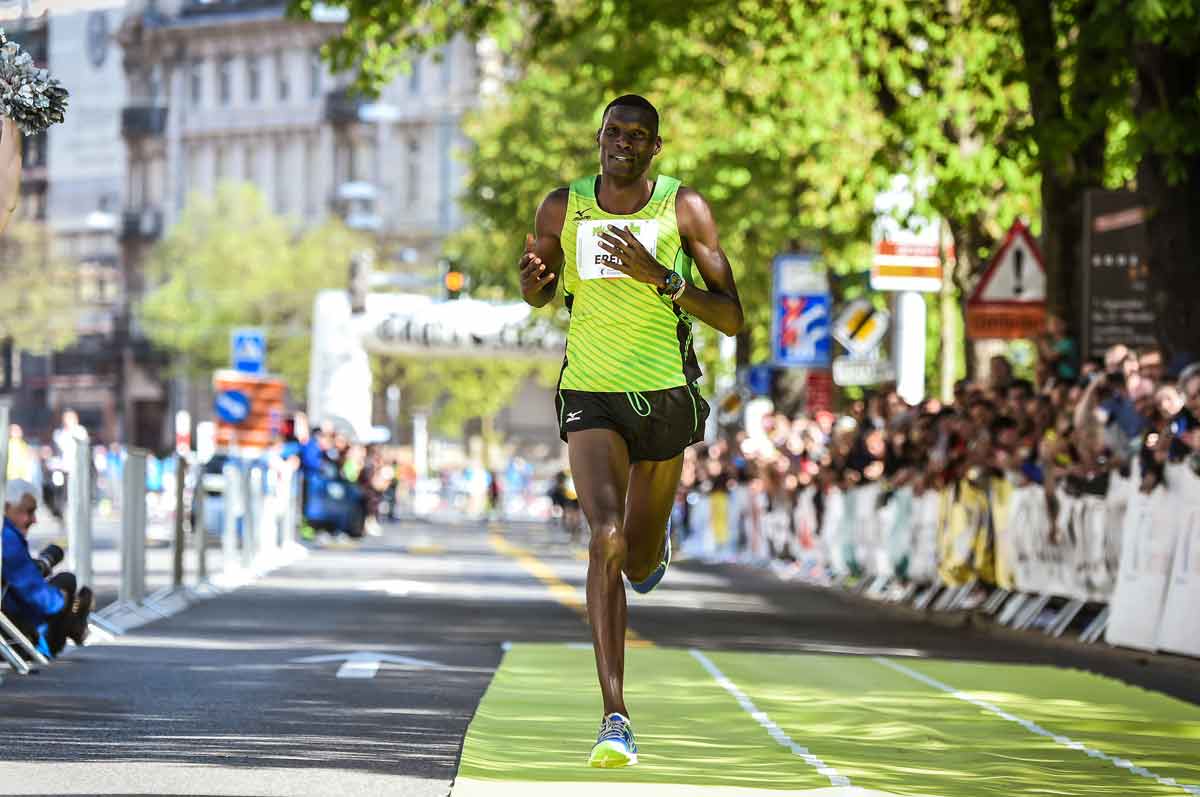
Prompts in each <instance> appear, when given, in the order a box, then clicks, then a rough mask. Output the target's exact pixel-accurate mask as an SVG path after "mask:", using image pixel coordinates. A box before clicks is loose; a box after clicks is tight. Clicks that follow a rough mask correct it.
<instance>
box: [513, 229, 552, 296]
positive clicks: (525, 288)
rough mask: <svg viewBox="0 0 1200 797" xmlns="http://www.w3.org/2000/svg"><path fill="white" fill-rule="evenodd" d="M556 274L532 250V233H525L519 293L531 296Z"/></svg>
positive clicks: (538, 291)
mask: <svg viewBox="0 0 1200 797" xmlns="http://www.w3.org/2000/svg"><path fill="white" fill-rule="evenodd" d="M555 276H557V275H556V274H555V273H554V272H553V271H551V270H550V269H548V268H546V264H545V263H543V262H542V259H541V258H540V257H538V256H537V254H536V253H535V252H534V251H533V235H532V234H528V233H527V234H526V235H525V254H523V255H521V295H523V296H532V295H535V294H537V293H540V292H541V290H542V289H543V288H545V287H546V286H547V285H549V284H550V283H551V282H553V281H554V278H555Z"/></svg>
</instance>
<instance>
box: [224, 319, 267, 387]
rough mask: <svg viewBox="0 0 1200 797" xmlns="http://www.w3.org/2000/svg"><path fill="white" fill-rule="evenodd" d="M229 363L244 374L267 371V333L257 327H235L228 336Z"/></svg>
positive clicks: (259, 373)
mask: <svg viewBox="0 0 1200 797" xmlns="http://www.w3.org/2000/svg"><path fill="white" fill-rule="evenodd" d="M229 350H230V357H229V360H230V363H231V365H232V366H233V370H235V371H241V372H242V373H244V374H258V375H261V374H265V373H266V372H267V333H266V332H265V331H263V330H261V329H257V328H244V329H235V330H233V332H232V333H230V336H229Z"/></svg>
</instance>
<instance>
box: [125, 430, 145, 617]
mask: <svg viewBox="0 0 1200 797" xmlns="http://www.w3.org/2000/svg"><path fill="white" fill-rule="evenodd" d="M121 488H122V490H121V589H120V599H121V602H122V603H128V604H134V605H136V604H139V603H141V601H142V599H143V598H144V597H145V596H146V452H144V451H140V450H138V449H133V448H131V449H129V452H128V454H127V456H126V458H125V472H124V478H123V479H122V484H121Z"/></svg>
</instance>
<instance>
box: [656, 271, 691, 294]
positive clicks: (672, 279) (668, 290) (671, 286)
mask: <svg viewBox="0 0 1200 797" xmlns="http://www.w3.org/2000/svg"><path fill="white" fill-rule="evenodd" d="M686 287H687V283H686V282H684V281H683V277H681V276H680V275H679V272H678V271H668V272H667V278H666V280H664V281H663V286H662V287H661V288H659V289H658V295H659V296H667V297H670V299H671V301H675V300H676V299H678V298H679V297H680V296H682V295H683V290H684V288H686Z"/></svg>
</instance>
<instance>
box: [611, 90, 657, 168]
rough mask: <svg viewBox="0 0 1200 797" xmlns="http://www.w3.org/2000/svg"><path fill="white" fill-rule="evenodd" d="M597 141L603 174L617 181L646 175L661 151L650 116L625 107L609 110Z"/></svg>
mask: <svg viewBox="0 0 1200 797" xmlns="http://www.w3.org/2000/svg"><path fill="white" fill-rule="evenodd" d="M596 140H597V141H598V142H599V144H600V172H601V174H611V175H613V176H614V177H628V178H632V177H638V176H640V175H643V174H645V173H646V172H647V171H649V169H650V161H652V160H653V159H654V156H655V155H657V154H658V151H659V149H660V148H661V147H662V139H660V138H659V137H658V135H657V134H656V132H655V130H654V129H653V126H652V120H651V119H650V118H649V115H648V114H646V113H645V112H643V111H641V110H639V109H638V108H629V107H626V106H622V105H617V106H615V107H613V108H610V109H609V110H608V113H607V114H606V115H605V117H604V125H603V126H602V127H601V128H600V130H599V132H598V133H597V134H596Z"/></svg>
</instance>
